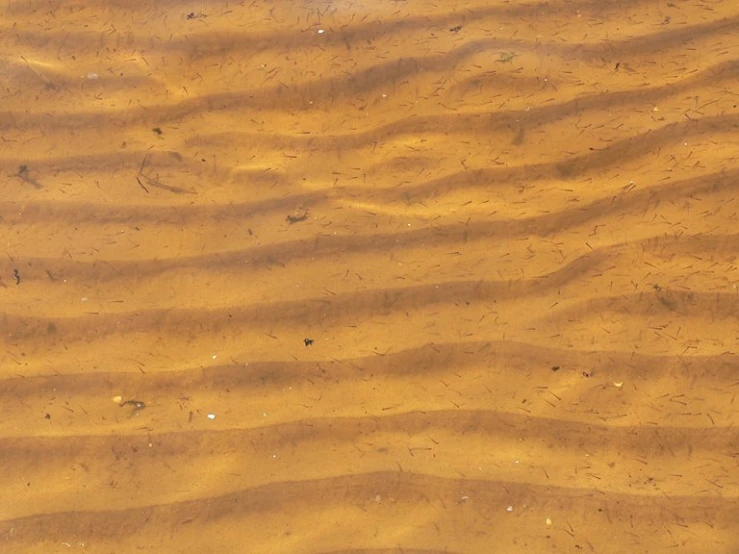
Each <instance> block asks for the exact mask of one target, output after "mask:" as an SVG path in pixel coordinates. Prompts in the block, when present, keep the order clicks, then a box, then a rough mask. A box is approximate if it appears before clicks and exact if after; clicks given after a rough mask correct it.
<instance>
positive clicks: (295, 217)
mask: <svg viewBox="0 0 739 554" xmlns="http://www.w3.org/2000/svg"><path fill="white" fill-rule="evenodd" d="M306 219H308V210H305V211H304V212H303V213H302V214H301V215H288V216H287V217H286V218H285V220H286V221H287V222H288V223H289V224H290V225H292V224H293V223H300V222H301V221H305V220H306Z"/></svg>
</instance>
